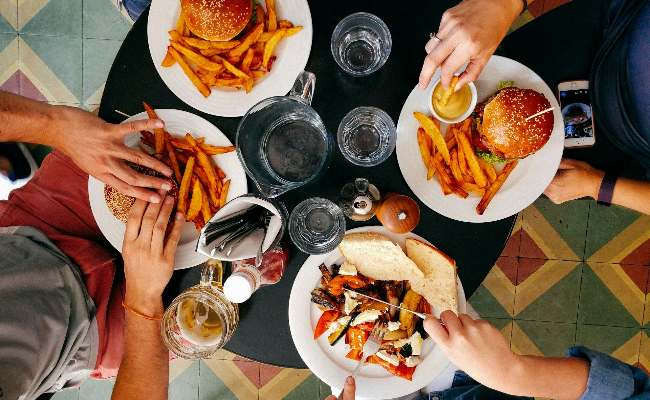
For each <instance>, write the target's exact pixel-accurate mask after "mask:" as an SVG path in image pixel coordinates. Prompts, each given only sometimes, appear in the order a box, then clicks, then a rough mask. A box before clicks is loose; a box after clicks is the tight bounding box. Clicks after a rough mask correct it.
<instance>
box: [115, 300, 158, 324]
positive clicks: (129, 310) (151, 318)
mask: <svg viewBox="0 0 650 400" xmlns="http://www.w3.org/2000/svg"><path fill="white" fill-rule="evenodd" d="M122 307H124V309H125V310H126V311H128V312H130V313H132V314H134V315H137V316H138V317H140V318H144V319H147V320H149V321H162V317H156V316H155V315H154V316H151V315H147V314H143V313H141V312H139V311H138V310H136V309H134V308H131V307H129V306H128V305H127V304H126V303H125V302H122Z"/></svg>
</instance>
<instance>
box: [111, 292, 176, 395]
mask: <svg viewBox="0 0 650 400" xmlns="http://www.w3.org/2000/svg"><path fill="white" fill-rule="evenodd" d="M126 304H129V305H130V306H134V307H138V308H137V310H138V311H139V312H142V313H145V314H147V315H152V316H153V315H156V316H161V315H162V313H163V306H162V300H161V299H157V300H154V301H151V302H149V304H143V303H142V302H141V303H129V295H128V294H127V298H126ZM124 338H125V346H124V357H123V359H122V363H121V365H120V370H119V373H118V375H117V381H116V383H115V388H114V389H113V396H112V399H113V400H131V399H133V400H142V399H147V400H166V399H167V387H168V380H169V352H168V351H167V349H166V347H165V345H164V343H163V342H162V338H161V336H160V321H150V320H147V319H145V318H142V317H140V316H137V315H135V314H133V313H131V312H126V327H125V330H124Z"/></svg>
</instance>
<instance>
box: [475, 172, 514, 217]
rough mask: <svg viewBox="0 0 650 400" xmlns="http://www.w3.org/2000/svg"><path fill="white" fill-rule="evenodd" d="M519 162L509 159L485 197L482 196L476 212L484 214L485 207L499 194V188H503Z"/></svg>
mask: <svg viewBox="0 0 650 400" xmlns="http://www.w3.org/2000/svg"><path fill="white" fill-rule="evenodd" d="M517 162H518V161H517V160H512V161H508V162H507V163H506V166H505V167H503V170H502V171H501V172H500V173H499V175H498V176H497V179H496V180H495V181H494V183H492V184H491V185H490V187H488V188H487V190H486V191H485V194H483V197H481V201H480V202H479V203H478V205H477V206H476V212H477V213H478V214H479V215H483V213H484V212H485V209H486V208H487V206H488V205H489V204H490V202H491V201H492V199H493V198H494V195H495V194H497V192H498V191H499V189H501V186H503V183H504V182H505V181H506V179H508V175H510V173H511V172H512V170H513V169H515V167H516V166H517Z"/></svg>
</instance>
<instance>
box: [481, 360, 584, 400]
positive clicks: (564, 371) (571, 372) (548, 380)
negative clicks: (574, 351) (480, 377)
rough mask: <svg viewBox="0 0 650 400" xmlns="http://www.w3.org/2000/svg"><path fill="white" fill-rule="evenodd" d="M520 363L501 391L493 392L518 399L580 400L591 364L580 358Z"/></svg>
mask: <svg viewBox="0 0 650 400" xmlns="http://www.w3.org/2000/svg"><path fill="white" fill-rule="evenodd" d="M517 360H518V361H517V362H516V363H515V365H513V366H511V367H512V369H511V372H510V374H508V375H509V376H508V377H507V378H506V379H505V380H504V382H503V383H502V387H494V389H496V390H500V391H502V392H504V393H508V394H512V395H516V396H530V397H545V398H553V399H559V400H563V399H577V398H579V397H580V396H581V395H582V394H583V393H584V391H585V389H586V387H587V380H588V378H589V363H588V362H587V361H586V360H583V359H581V358H576V357H568V358H545V357H536V356H520V357H518V359H517ZM487 386H490V385H487Z"/></svg>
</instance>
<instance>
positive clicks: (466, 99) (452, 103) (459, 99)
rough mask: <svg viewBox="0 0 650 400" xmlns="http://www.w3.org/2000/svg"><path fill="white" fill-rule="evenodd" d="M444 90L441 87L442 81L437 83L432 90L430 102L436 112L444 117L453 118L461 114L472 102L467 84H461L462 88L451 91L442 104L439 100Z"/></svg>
mask: <svg viewBox="0 0 650 400" xmlns="http://www.w3.org/2000/svg"><path fill="white" fill-rule="evenodd" d="M444 91H445V89H444V88H443V87H442V83H438V84H437V85H436V88H435V89H434V90H433V96H432V97H431V104H432V105H433V109H434V110H436V113H437V114H438V115H439V116H440V117H442V118H445V119H455V118H458V117H460V116H461V115H463V113H464V112H465V111H467V109H468V108H469V106H470V104H471V103H472V91H471V90H470V88H469V86H468V85H463V87H462V88H460V89H459V90H458V91H457V92H455V93H453V94H452V95H451V97H450V98H449V101H448V102H447V104H442V103H441V102H440V100H439V99H440V98H442V95H443V93H444Z"/></svg>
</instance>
